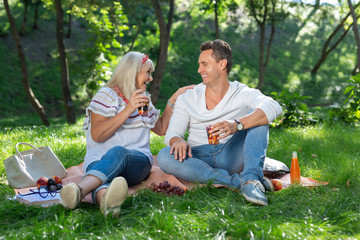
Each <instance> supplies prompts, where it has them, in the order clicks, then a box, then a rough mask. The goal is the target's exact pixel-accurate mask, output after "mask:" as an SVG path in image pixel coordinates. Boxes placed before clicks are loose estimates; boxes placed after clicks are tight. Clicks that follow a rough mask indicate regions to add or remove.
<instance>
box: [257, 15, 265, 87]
mask: <svg viewBox="0 0 360 240" xmlns="http://www.w3.org/2000/svg"><path fill="white" fill-rule="evenodd" d="M259 49H260V53H259V82H258V85H257V86H256V88H257V89H259V90H260V91H261V90H262V87H263V85H264V77H265V65H264V52H265V23H264V22H262V23H261V24H260V41H259Z"/></svg>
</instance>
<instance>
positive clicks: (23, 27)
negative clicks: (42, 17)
mask: <svg viewBox="0 0 360 240" xmlns="http://www.w3.org/2000/svg"><path fill="white" fill-rule="evenodd" d="M27 10H28V1H27V0H25V1H24V15H23V21H22V25H21V30H20V35H25V31H26V17H27Z"/></svg>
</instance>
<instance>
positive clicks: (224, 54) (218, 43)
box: [200, 39, 233, 74]
mask: <svg viewBox="0 0 360 240" xmlns="http://www.w3.org/2000/svg"><path fill="white" fill-rule="evenodd" d="M209 49H212V50H213V53H212V56H213V57H214V58H215V60H216V62H219V61H220V60H222V59H226V60H227V65H226V71H227V73H228V74H229V72H230V70H231V67H232V62H233V59H232V50H231V47H230V45H229V44H228V43H227V42H225V41H223V40H220V39H216V40H213V41H207V42H204V43H202V44H201V45H200V51H205V50H209Z"/></svg>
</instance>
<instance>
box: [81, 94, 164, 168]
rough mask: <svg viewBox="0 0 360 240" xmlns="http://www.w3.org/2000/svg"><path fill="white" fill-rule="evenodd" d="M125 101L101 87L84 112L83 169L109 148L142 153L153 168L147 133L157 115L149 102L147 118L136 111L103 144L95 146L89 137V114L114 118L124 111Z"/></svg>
mask: <svg viewBox="0 0 360 240" xmlns="http://www.w3.org/2000/svg"><path fill="white" fill-rule="evenodd" d="M126 104H127V103H126V102H125V100H124V99H123V98H122V97H120V96H118V94H117V93H116V92H115V91H114V90H113V89H111V88H109V87H104V88H102V89H100V90H99V91H98V93H97V94H96V95H95V96H94V97H93V99H92V100H91V102H90V105H89V106H88V107H87V108H86V116H85V121H84V124H83V127H82V130H84V131H85V135H86V155H85V160H84V165H83V169H84V171H86V168H87V166H88V165H89V164H90V163H92V162H93V161H97V160H100V159H101V157H102V156H103V155H104V154H105V153H106V152H107V151H108V150H109V149H111V148H112V147H115V146H122V147H125V148H128V149H133V150H137V151H140V152H142V153H144V154H145V155H146V156H147V157H148V158H149V161H150V162H151V164H152V161H153V157H152V154H151V152H150V143H149V140H150V129H151V128H153V127H154V126H155V123H156V121H157V120H158V119H159V116H160V111H159V110H157V109H156V108H155V107H154V105H153V104H152V102H151V101H150V102H149V111H148V115H146V116H143V115H140V114H139V112H138V110H136V111H135V112H134V113H133V114H131V115H130V117H129V118H128V119H127V120H126V121H125V122H124V124H123V125H122V126H121V127H120V128H119V129H118V130H117V131H116V132H115V133H114V135H113V136H111V137H110V138H109V139H108V140H106V141H105V142H101V143H97V142H95V141H94V140H93V139H92V137H91V121H90V119H91V112H93V113H96V114H99V115H102V116H104V117H114V116H115V115H117V114H118V113H119V112H121V111H122V110H124V108H125V107H126Z"/></svg>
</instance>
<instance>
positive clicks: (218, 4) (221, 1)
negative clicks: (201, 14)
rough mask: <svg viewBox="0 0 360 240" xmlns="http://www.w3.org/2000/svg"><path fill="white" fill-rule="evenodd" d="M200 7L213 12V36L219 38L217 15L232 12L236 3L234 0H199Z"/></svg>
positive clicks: (236, 6)
mask: <svg viewBox="0 0 360 240" xmlns="http://www.w3.org/2000/svg"><path fill="white" fill-rule="evenodd" d="M200 8H201V9H202V10H204V11H206V12H210V11H213V12H214V26H215V38H216V39H219V38H220V29H219V17H220V16H221V15H222V14H223V13H226V12H227V11H232V12H234V11H235V10H236V9H237V8H238V5H237V3H236V2H235V1H234V0H205V1H200Z"/></svg>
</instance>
